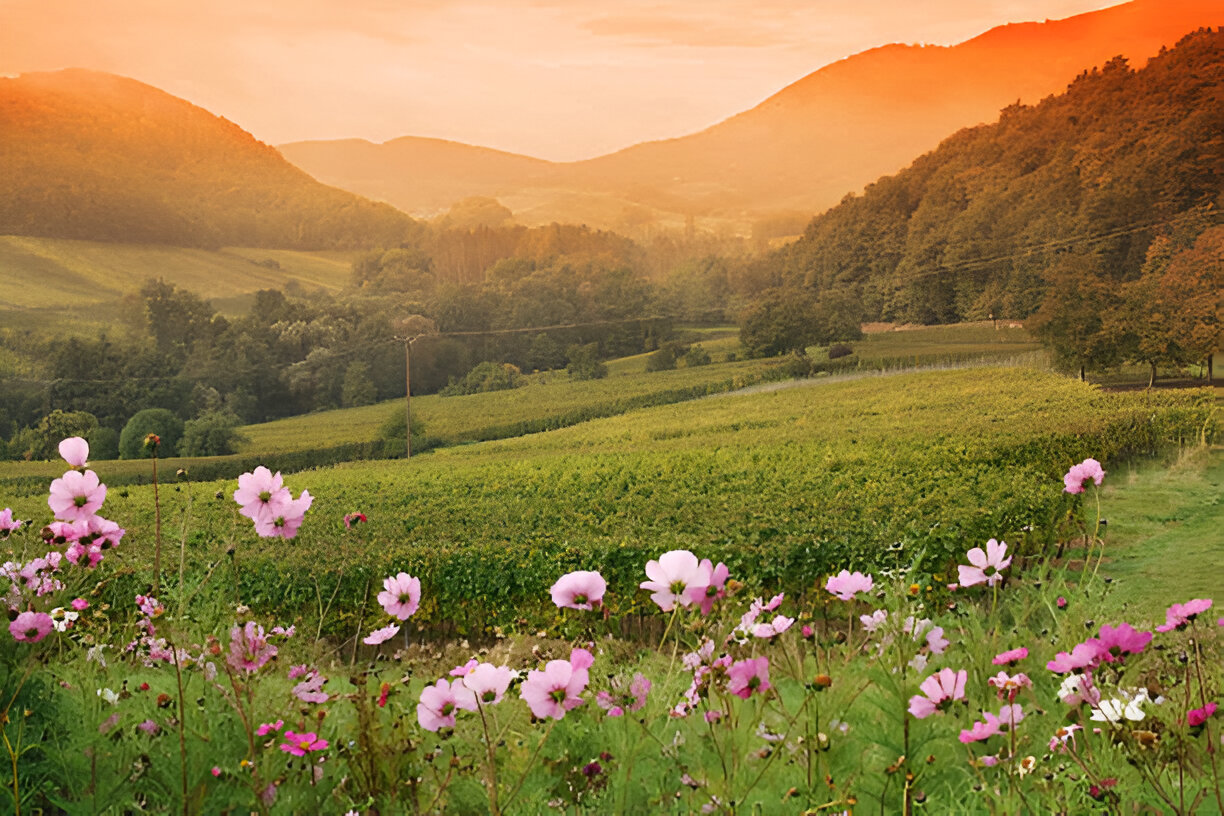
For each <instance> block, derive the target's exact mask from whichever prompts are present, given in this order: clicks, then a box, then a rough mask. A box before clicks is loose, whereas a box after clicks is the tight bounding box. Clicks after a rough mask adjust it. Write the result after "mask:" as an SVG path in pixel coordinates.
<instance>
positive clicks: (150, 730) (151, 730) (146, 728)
mask: <svg viewBox="0 0 1224 816" xmlns="http://www.w3.org/2000/svg"><path fill="white" fill-rule="evenodd" d="M136 727H137V728H139V729H140V730H141V731H143V732H145V733H146V734H148V735H149V736H153V735H154V734H156V733H157V732H158V731H160V730H161V726H160V725H158V724H157V723H156V722H154V721H153V720H145V721H144V722H142V723H140V724H138V725H137V726H136Z"/></svg>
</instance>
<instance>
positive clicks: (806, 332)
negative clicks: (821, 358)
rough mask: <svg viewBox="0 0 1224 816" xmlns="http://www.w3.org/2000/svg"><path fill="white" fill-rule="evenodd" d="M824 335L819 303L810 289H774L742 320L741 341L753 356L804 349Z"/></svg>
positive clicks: (772, 354)
mask: <svg viewBox="0 0 1224 816" xmlns="http://www.w3.org/2000/svg"><path fill="white" fill-rule="evenodd" d="M819 336H820V331H819V325H818V322H817V314H816V303H815V300H814V298H813V297H812V295H811V293H810V292H808V291H807V290H806V289H796V288H791V289H773V290H770V291H768V292H766V293H765V294H764V296H763V297H762V298H761V299H760V300H759V301H757V303H756V304H755V305H753V306H751V307H749V308H748V310H747V311H746V312H745V313H744V315H743V316H742V317H741V319H740V342H741V343H742V344H743V346H744V348H745V349H747V350H748V353H749V354H750V355H752V356H753V357H775V356H777V355H779V354H785V353H786V352H788V351H795V352H802V351H804V350H805V349H806V348H807V347H808V346H810V345H813V344H814V343H816V342H817V340H818V338H819Z"/></svg>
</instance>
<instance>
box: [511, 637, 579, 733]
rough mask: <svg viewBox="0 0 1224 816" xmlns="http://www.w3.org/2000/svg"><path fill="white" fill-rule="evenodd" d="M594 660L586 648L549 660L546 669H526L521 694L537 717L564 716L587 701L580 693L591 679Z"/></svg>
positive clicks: (559, 717)
mask: <svg viewBox="0 0 1224 816" xmlns="http://www.w3.org/2000/svg"><path fill="white" fill-rule="evenodd" d="M594 661H595V659H594V658H593V657H592V656H591V653H590V652H588V651H587V650H586V649H574V650H573V651H572V652H571V653H570V659H569V660H550V661H548V663H546V664H545V666H544V670H543V671H536V670H534V669H533V670H532V671H529V672H527V679H526V680H525V681H524V682H523V685H522V688H520V689H519V694H520V695H521V696H522V698H523V701H524V702H526V703H527V706H528V707H529V708H530V709H531V713H532V715H533V716H535V717H536V718H537V719H541V720H542V719H544V718H545V717H552V718H553V719H557V720H559V719H561V718H562V717H564V716H565V712H567V711H569V710H570V709H573V708H576V707H578V706H580V705H582V704H583V702H585V701H584V700H583V699H582V697H581V696H580V695H581V694H582V692H583V691H584V690H585V689H586V687H587V684H588V683H589V682H590V674H589V673H588V671H587V670H588V669H589V668H590V667H591V665H592V664H593V663H594Z"/></svg>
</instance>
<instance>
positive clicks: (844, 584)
mask: <svg viewBox="0 0 1224 816" xmlns="http://www.w3.org/2000/svg"><path fill="white" fill-rule="evenodd" d="M874 586H875V581H873V580H872V578H871V576H870V575H864V574H863V573H861V572H857V571H856V572H850V571H849V570H842V571H841V572H839V573H837V575H833V576H830V577H829V580H827V581H825V589H827V590H828V591H829V592H832V593H833V594H834V595H836V596H837V597H838V598H840V599H841V600H843V601H853V600H854V596H855V595H857V594H858V593H860V592H870V591H871V590H872V587H874Z"/></svg>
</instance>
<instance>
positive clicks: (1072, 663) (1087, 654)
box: [1046, 638, 1105, 674]
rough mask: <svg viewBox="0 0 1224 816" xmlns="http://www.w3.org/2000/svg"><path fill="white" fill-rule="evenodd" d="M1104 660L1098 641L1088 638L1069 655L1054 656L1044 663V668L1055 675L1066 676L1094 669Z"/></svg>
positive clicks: (1064, 653)
mask: <svg viewBox="0 0 1224 816" xmlns="http://www.w3.org/2000/svg"><path fill="white" fill-rule="evenodd" d="M1104 659H1105V654H1104V652H1103V650H1102V649H1101V643H1100V641H1098V640H1097V639H1096V638H1089V639H1088V640H1086V641H1084V642H1083V643H1079V644H1077V645H1076V646H1075V648H1074V649H1072V650H1071V651H1070V653H1068V652H1059V653H1058V654H1056V655H1054V659H1053V660H1051V661H1050V662H1049V663H1046V668H1047V669H1049V670H1050V671H1052V672H1054V673H1055V674H1066V673H1067V672H1072V671H1079V670H1081V669H1093V668H1096V666H1097V665H1098V664H1099V663H1100V662H1101V661H1102V660H1104Z"/></svg>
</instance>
